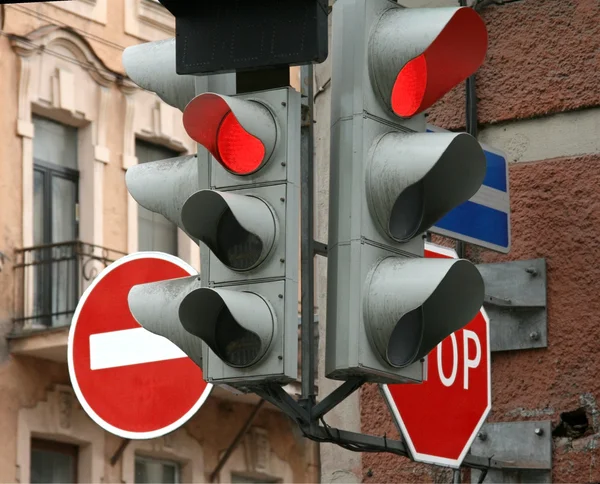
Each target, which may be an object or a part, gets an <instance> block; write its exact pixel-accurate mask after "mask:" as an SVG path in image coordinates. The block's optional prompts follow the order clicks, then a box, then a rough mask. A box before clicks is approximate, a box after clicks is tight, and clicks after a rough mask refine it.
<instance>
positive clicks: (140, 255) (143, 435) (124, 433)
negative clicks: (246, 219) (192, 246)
mask: <svg viewBox="0 0 600 484" xmlns="http://www.w3.org/2000/svg"><path fill="white" fill-rule="evenodd" d="M138 259H159V260H164V261H167V262H171V263H173V264H175V265H177V266H179V267H181V268H182V269H183V270H184V271H186V272H187V273H188V274H189V275H190V276H196V275H198V271H197V270H196V269H194V268H193V267H192V266H191V265H189V264H188V263H187V262H184V261H182V260H181V259H179V258H178V257H175V256H174V255H171V254H165V253H163V252H155V251H148V252H136V253H134V254H129V255H126V256H124V257H121V258H120V259H117V260H116V261H115V262H113V263H112V264H111V265H109V266H108V267H106V268H105V269H104V270H103V271H102V272H101V273H100V274H98V275H97V276H96V278H95V279H94V280H93V281H92V283H91V284H90V285H89V287H88V288H87V289H86V290H85V292H84V293H83V295H82V296H81V299H80V300H79V302H78V303H77V308H76V309H75V313H74V314H73V319H72V320H71V327H70V328H69V339H68V346H67V363H68V366H69V376H70V378H71V385H73V390H74V391H75V395H76V396H77V399H78V400H79V403H80V404H81V406H82V407H83V409H84V410H85V412H86V413H87V414H88V416H89V417H90V418H91V419H92V420H93V421H94V422H95V423H97V424H98V425H99V426H100V427H102V428H103V429H104V430H106V431H108V432H110V433H112V434H114V435H117V436H119V437H122V438H124V439H135V440H142V439H154V438H157V437H162V436H163V435H166V434H168V433H170V432H173V431H174V430H176V429H178V428H179V427H181V426H182V425H183V424H185V423H186V422H187V421H188V420H189V419H190V418H192V417H193V416H194V415H195V414H196V412H198V410H199V409H200V407H201V406H202V405H203V404H204V402H205V401H206V399H207V398H208V396H209V395H210V392H211V391H212V388H213V385H212V384H211V383H208V382H207V383H206V388H205V389H204V391H203V392H202V394H201V395H200V398H199V399H198V401H197V402H196V403H195V404H194V405H193V406H192V408H190V409H189V410H188V411H187V412H186V413H185V415H183V416H182V417H181V418H179V419H178V420H176V421H175V422H173V423H172V424H169V425H167V426H166V427H163V428H160V429H157V430H151V431H148V432H131V431H128V430H122V429H119V428H118V427H115V426H114V425H111V424H109V423H108V422H107V421H105V420H104V419H103V418H101V417H100V416H99V415H98V414H97V413H96V412H95V411H94V410H93V409H92V407H91V406H90V405H89V404H88V402H87V400H86V399H85V397H84V396H83V393H82V391H81V389H80V388H79V383H78V382H77V376H76V375H75V367H74V363H73V339H74V337H75V328H76V327H77V321H78V320H79V314H80V313H81V309H82V308H83V306H84V305H85V302H86V301H87V298H88V297H89V295H90V294H91V293H92V291H93V290H94V288H95V287H96V285H97V284H98V283H99V282H100V281H101V280H102V279H103V278H104V277H106V275H107V274H109V273H110V272H112V271H113V270H114V269H116V268H117V267H120V266H122V265H123V264H125V263H127V262H131V261H132V260H138Z"/></svg>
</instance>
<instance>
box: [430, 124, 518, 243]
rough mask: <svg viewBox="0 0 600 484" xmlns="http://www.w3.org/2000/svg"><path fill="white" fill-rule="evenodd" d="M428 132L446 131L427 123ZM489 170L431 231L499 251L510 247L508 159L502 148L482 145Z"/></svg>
mask: <svg viewBox="0 0 600 484" xmlns="http://www.w3.org/2000/svg"><path fill="white" fill-rule="evenodd" d="M427 131H442V132H443V131H446V130H444V129H441V128H438V127H436V126H431V125H428V126H427ZM481 147H482V148H483V150H484V152H485V158H486V162H487V171H486V175H485V178H484V180H483V185H482V186H481V188H480V189H479V191H478V192H477V193H476V194H475V195H474V196H473V197H472V198H471V199H470V200H469V201H467V202H465V203H463V204H462V205H459V206H458V207H456V208H455V209H454V210H452V211H450V212H449V213H448V214H446V216H445V217H443V218H442V219H441V220H440V221H439V222H438V223H436V224H435V225H434V226H433V227H432V228H431V229H430V231H431V232H433V233H436V234H440V235H444V236H447V237H451V238H453V239H457V240H462V241H464V242H468V243H470V244H475V245H479V246H482V247H486V248H488V249H492V250H495V251H498V252H503V253H507V252H508V251H509V250H510V196H509V187H508V161H507V157H506V155H505V154H504V153H502V152H501V151H500V150H497V149H495V148H492V147H490V146H487V145H484V144H483V143H482V144H481Z"/></svg>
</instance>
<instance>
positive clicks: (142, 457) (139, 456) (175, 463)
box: [133, 454, 181, 484]
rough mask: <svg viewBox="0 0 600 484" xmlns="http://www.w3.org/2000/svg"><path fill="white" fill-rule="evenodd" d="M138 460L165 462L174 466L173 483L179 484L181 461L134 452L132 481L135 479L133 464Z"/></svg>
mask: <svg viewBox="0 0 600 484" xmlns="http://www.w3.org/2000/svg"><path fill="white" fill-rule="evenodd" d="M138 460H140V461H145V462H152V463H159V464H163V465H165V464H167V465H172V466H174V467H175V484H179V483H181V462H178V461H176V460H170V459H163V458H160V457H151V456H148V455H144V454H134V456H133V468H134V474H133V479H134V483H135V482H136V481H135V466H136V464H137V463H138Z"/></svg>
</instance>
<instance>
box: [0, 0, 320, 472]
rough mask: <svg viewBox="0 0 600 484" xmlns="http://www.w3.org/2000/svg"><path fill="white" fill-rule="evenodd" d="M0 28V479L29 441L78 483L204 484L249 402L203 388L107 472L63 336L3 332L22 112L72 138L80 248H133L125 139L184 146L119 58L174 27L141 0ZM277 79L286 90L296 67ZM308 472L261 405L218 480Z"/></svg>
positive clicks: (184, 247)
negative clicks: (147, 479) (66, 464)
mask: <svg viewBox="0 0 600 484" xmlns="http://www.w3.org/2000/svg"><path fill="white" fill-rule="evenodd" d="M0 30H1V32H0V106H1V109H0V133H1V142H0V332H1V334H2V338H0V436H1V437H2V438H0V482H29V472H30V470H29V466H30V452H31V450H30V443H31V438H32V437H36V438H46V439H51V440H56V441H60V442H68V443H74V444H77V445H78V446H79V457H78V465H79V467H78V474H79V475H78V478H79V481H80V482H123V483H129V482H133V479H134V477H133V472H134V458H135V455H144V456H149V457H157V458H166V459H169V460H173V461H177V462H179V463H180V464H181V477H182V479H183V480H184V481H187V482H189V481H195V482H199V481H200V482H201V481H206V480H207V479H208V476H209V475H210V473H211V471H212V470H213V469H214V468H215V467H216V466H217V463H218V461H219V459H220V458H221V457H222V455H223V453H224V452H225V450H226V449H227V447H228V446H229V444H230V443H231V442H232V440H233V438H234V436H235V435H236V433H237V432H238V430H239V429H240V428H241V427H242V426H243V424H244V422H245V420H246V418H247V417H248V416H249V415H250V413H251V412H252V409H253V405H255V404H256V403H257V402H258V399H257V398H256V397H253V396H242V397H237V396H235V395H233V394H228V393H226V392H225V391H223V390H218V391H215V392H213V395H211V396H210V397H209V398H208V400H207V401H206V403H205V405H204V406H203V407H202V408H201V409H200V411H199V412H198V414H197V415H196V416H195V417H194V418H193V419H192V420H190V421H189V422H188V424H186V425H185V426H184V428H181V429H179V430H177V431H175V432H173V433H172V434H170V435H168V436H165V437H163V438H160V439H153V440H149V441H141V442H131V443H129V444H128V445H127V447H125V450H124V452H123V453H122V455H121V457H120V458H119V459H118V460H117V462H116V463H115V464H114V465H112V464H111V462H110V461H111V457H113V456H114V455H115V453H116V452H117V450H118V449H119V447H121V445H122V444H123V440H122V439H120V438H118V437H116V436H113V435H111V434H108V433H106V432H104V431H103V430H101V429H100V428H99V427H98V426H97V425H96V424H94V423H93V422H92V421H91V420H90V419H89V417H87V415H86V414H85V412H84V411H83V410H82V409H81V407H80V405H79V404H78V402H77V399H76V398H75V397H74V394H73V391H72V388H71V385H70V382H69V376H68V371H67V365H66V351H67V334H68V328H66V327H65V328H53V329H50V330H45V331H39V330H38V331H33V330H32V329H31V328H30V327H28V326H27V323H26V324H25V325H23V326H15V324H14V322H13V320H14V318H15V316H16V314H17V312H18V311H19V308H20V306H19V304H17V303H21V296H20V294H21V289H22V286H21V284H22V279H20V278H19V277H18V274H23V270H22V269H19V268H18V267H16V265H17V263H18V262H19V260H18V257H17V255H16V251H18V249H22V248H24V247H30V246H32V245H33V220H34V214H33V139H34V136H35V133H34V127H33V123H32V115H42V116H44V117H47V118H50V119H52V120H55V121H58V122H60V123H63V124H66V125H70V126H73V127H76V128H77V130H78V148H77V151H78V153H77V155H78V163H79V171H80V180H79V193H80V201H79V204H80V207H79V220H80V228H79V239H80V240H81V241H82V242H85V243H87V244H92V245H94V246H99V247H104V248H107V249H110V250H111V251H119V252H121V253H128V252H134V251H136V250H137V233H138V228H137V205H136V204H135V202H133V200H132V199H131V197H130V196H129V194H128V193H127V190H126V186H125V178H124V175H125V171H126V170H127V168H128V167H130V166H132V165H134V164H136V163H137V159H136V157H135V140H136V139H142V140H146V141H150V142H153V143H157V144H160V145H163V146H165V147H168V148H170V149H172V150H175V151H177V152H180V153H182V154H183V153H193V152H194V151H195V145H194V143H193V142H192V141H191V140H190V139H189V138H188V137H187V135H186V133H185V131H184V130H183V127H182V123H181V113H180V112H179V111H177V110H176V109H174V108H171V107H170V106H167V105H166V104H165V103H163V102H161V101H160V100H159V99H158V98H157V97H156V96H155V95H154V94H151V93H148V92H144V91H142V90H140V89H138V88H137V87H136V86H135V85H134V84H133V83H132V82H131V81H129V80H128V79H127V78H126V76H125V73H124V70H123V66H122V63H121V55H122V51H123V49H124V48H125V47H127V46H129V45H133V44H136V43H139V42H145V41H151V40H159V39H162V38H166V37H170V36H173V35H174V20H173V18H172V16H171V15H170V14H169V13H168V12H167V11H166V10H164V9H163V8H162V6H160V4H159V3H158V2H156V1H154V0H71V1H69V2H52V3H45V4H42V3H39V4H37V3H32V4H16V5H6V6H0ZM290 77H291V82H292V85H294V86H296V87H298V82H299V73H298V70H294V71H292V74H291V76H290ZM95 250H96V251H97V253H96V255H101V251H100V249H95ZM178 251H179V255H180V257H181V258H183V259H184V260H186V261H187V262H189V263H190V264H192V265H193V266H195V267H196V268H198V266H199V251H198V249H197V246H195V244H194V243H193V242H192V241H190V240H189V239H188V238H187V237H186V236H185V235H184V234H183V233H181V232H180V233H179V236H178ZM102 267H103V264H102V263H99V262H92V264H91V266H89V267H88V269H91V270H92V274H93V272H94V271H98V270H101V269H102ZM25 276H27V274H25ZM88 283H89V282H88ZM25 292H27V289H25ZM20 309H22V308H20ZM25 309H27V308H25ZM107 391H110V389H107ZM317 463H318V452H317V451H316V445H315V444H313V443H311V442H310V441H308V440H306V439H304V438H302V436H301V435H299V433H298V431H297V430H296V427H295V425H294V424H293V423H292V422H291V421H289V420H288V419H287V417H285V416H284V415H283V414H281V413H280V412H278V411H277V410H275V409H274V408H272V407H270V406H269V405H265V406H264V407H263V409H262V410H261V411H260V413H259V414H258V416H257V418H256V419H255V421H254V423H253V426H252V427H251V429H250V431H249V432H248V434H247V435H246V436H245V437H244V439H243V441H242V443H241V444H240V445H239V447H238V448H237V449H236V451H235V452H234V453H233V455H232V457H231V459H230V460H229V462H228V464H227V465H226V466H225V467H224V469H223V470H222V472H221V473H220V475H219V476H218V481H219V482H230V481H231V477H232V475H233V474H235V473H238V474H242V475H244V476H246V477H254V478H255V479H258V480H261V479H262V480H264V479H277V480H279V481H282V482H315V481H317V480H318V465H317Z"/></svg>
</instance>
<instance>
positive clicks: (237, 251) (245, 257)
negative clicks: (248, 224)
mask: <svg viewBox="0 0 600 484" xmlns="http://www.w3.org/2000/svg"><path fill="white" fill-rule="evenodd" d="M215 249H216V250H215V251H214V252H215V255H216V256H217V257H218V258H219V260H220V261H221V262H223V264H225V265H226V266H227V267H230V268H231V269H234V270H238V271H244V270H248V269H251V268H252V267H254V266H255V265H256V264H257V263H258V261H259V260H260V256H261V254H262V250H263V244H262V241H261V240H260V238H259V237H257V236H256V235H254V234H252V233H250V232H248V231H247V230H246V229H245V228H244V227H242V226H241V225H240V223H239V222H238V221H237V219H236V218H235V216H234V215H233V213H232V212H231V209H227V210H226V211H225V212H224V213H223V215H222V216H221V219H220V220H219V224H218V226H217V246H216V248H215Z"/></svg>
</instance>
